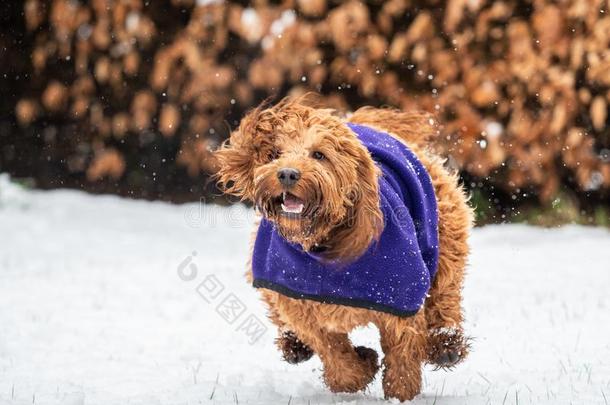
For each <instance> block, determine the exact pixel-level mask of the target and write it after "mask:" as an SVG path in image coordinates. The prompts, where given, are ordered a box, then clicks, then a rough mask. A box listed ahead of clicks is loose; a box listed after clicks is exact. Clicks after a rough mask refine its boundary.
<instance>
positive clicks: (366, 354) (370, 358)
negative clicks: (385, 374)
mask: <svg viewBox="0 0 610 405" xmlns="http://www.w3.org/2000/svg"><path fill="white" fill-rule="evenodd" d="M354 350H355V351H356V353H357V354H358V357H360V358H361V359H362V360H364V362H365V363H366V364H367V366H368V368H370V369H371V370H375V371H377V369H378V368H379V364H378V363H377V359H378V357H379V356H378V355H377V352H376V351H375V350H373V349H369V348H368V347H364V346H357V347H354Z"/></svg>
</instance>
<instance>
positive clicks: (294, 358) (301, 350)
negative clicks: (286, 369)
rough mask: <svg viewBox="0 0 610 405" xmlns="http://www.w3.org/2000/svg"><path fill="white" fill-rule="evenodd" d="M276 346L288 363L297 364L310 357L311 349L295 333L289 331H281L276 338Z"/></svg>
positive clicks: (311, 354)
mask: <svg viewBox="0 0 610 405" xmlns="http://www.w3.org/2000/svg"><path fill="white" fill-rule="evenodd" d="M276 343H277V346H278V347H279V349H280V350H281V352H282V356H283V358H284V360H285V361H286V362H288V363H290V364H298V363H301V362H303V361H307V360H309V359H311V356H313V350H311V349H310V348H309V346H307V345H306V344H305V343H303V342H301V341H300V340H299V338H297V337H296V335H295V334H294V333H293V332H291V331H288V332H283V333H282V335H281V336H280V337H279V338H277V340H276Z"/></svg>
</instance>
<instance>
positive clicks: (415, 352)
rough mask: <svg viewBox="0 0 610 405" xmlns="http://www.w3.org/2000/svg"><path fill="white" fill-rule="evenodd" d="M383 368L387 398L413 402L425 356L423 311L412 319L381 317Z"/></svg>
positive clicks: (391, 316)
mask: <svg viewBox="0 0 610 405" xmlns="http://www.w3.org/2000/svg"><path fill="white" fill-rule="evenodd" d="M378 327H379V332H380V334H381V348H382V349H383V353H384V359H383V364H384V366H385V368H384V371H383V392H384V395H385V397H386V399H389V398H397V399H399V400H400V401H407V400H411V399H413V398H414V397H415V396H416V395H417V394H419V392H420V390H421V368H422V362H423V361H424V359H425V357H426V333H425V331H426V320H425V317H424V313H423V311H420V312H419V313H418V314H417V315H415V316H413V317H411V318H406V319H403V318H398V317H395V316H393V315H384V316H383V317H382V318H381V320H380V322H379V325H378Z"/></svg>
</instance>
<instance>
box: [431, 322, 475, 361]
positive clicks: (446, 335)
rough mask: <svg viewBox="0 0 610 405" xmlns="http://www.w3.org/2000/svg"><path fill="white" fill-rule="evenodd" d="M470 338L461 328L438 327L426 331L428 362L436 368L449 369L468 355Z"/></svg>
mask: <svg viewBox="0 0 610 405" xmlns="http://www.w3.org/2000/svg"><path fill="white" fill-rule="evenodd" d="M469 350H470V338H468V337H465V336H464V335H463V333H462V330H461V329H458V328H439V329H434V330H431V331H429V332H428V362H429V363H430V364H434V365H436V366H437V368H445V369H450V368H452V367H454V366H456V365H457V364H459V363H460V362H461V361H462V360H464V359H465V358H466V356H467V355H468V351H469Z"/></svg>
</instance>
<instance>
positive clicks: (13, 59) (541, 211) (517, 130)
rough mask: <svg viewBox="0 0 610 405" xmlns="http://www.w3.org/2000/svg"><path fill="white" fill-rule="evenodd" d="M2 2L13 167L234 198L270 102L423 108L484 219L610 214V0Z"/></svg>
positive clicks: (67, 178) (153, 191)
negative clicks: (319, 98)
mask: <svg viewBox="0 0 610 405" xmlns="http://www.w3.org/2000/svg"><path fill="white" fill-rule="evenodd" d="M2 10H3V11H2V13H1V15H0V18H1V21H0V72H1V73H2V74H1V75H0V88H1V89H2V98H1V99H0V112H1V113H0V172H5V173H8V174H10V176H11V177H12V178H13V179H15V180H16V181H19V182H22V183H25V184H27V185H29V186H32V187H36V188H43V189H49V188H59V187H61V188H66V187H67V188H78V189H83V190H86V191H89V192H93V193H114V194H119V195H123V196H129V197H135V198H145V199H161V200H168V201H174V202H186V201H197V200H198V199H199V198H200V197H205V198H206V201H213V200H216V201H220V202H222V201H223V200H222V198H221V197H219V193H218V191H217V190H216V189H215V187H214V184H213V182H212V181H210V177H209V176H210V174H211V173H213V172H214V170H215V164H214V160H213V159H212V158H211V151H212V150H214V149H215V148H216V147H218V145H219V144H220V143H221V142H222V141H223V140H224V139H226V138H227V136H228V134H229V133H230V131H231V129H232V128H235V127H236V125H237V124H238V122H239V119H240V117H242V116H243V114H244V113H245V112H246V111H247V110H248V109H250V108H252V107H253V106H255V105H257V104H258V103H259V102H261V101H262V100H264V99H266V98H269V97H271V100H277V99H279V98H281V97H283V96H285V95H289V94H301V93H304V92H308V91H314V92H318V93H321V94H322V95H323V99H324V100H325V103H327V104H328V105H330V106H332V107H335V108H338V109H340V110H346V111H349V110H354V109H356V108H358V107H360V106H363V105H373V106H384V105H389V106H395V107H398V108H402V109H423V110H426V111H429V112H431V113H433V114H434V115H435V116H436V117H437V119H438V120H439V122H440V123H441V132H440V135H439V137H438V145H437V147H438V148H440V149H441V151H442V153H443V154H445V155H446V156H447V157H448V158H449V161H448V164H449V165H450V166H452V167H454V168H456V169H458V170H459V171H460V173H461V176H462V179H463V182H464V184H465V186H466V187H467V188H468V189H469V191H470V192H471V194H472V202H473V204H474V205H475V207H476V209H477V219H478V222H479V223H490V222H504V221H525V222H530V223H535V224H543V225H554V224H558V223H565V222H579V223H592V224H600V225H608V224H609V223H610V219H609V214H610V210H609V209H608V207H609V205H610V204H609V203H610V193H609V191H610V128H609V127H608V125H607V124H608V120H609V118H608V103H609V102H610V50H609V45H610V12H609V11H610V6H609V2H608V1H586V0H566V1H559V2H556V1H550V0H535V1H518V0H503V1H484V0H449V1H434V0H433V1H416V0H391V1H386V2H382V1H371V2H359V1H347V2H338V1H326V0H292V1H290V0H287V1H254V2H241V1H215V0H171V1H160V0H159V1H149V0H91V1H79V0H26V1H23V2H19V1H14V2H5V3H4V4H3V5H2Z"/></svg>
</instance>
